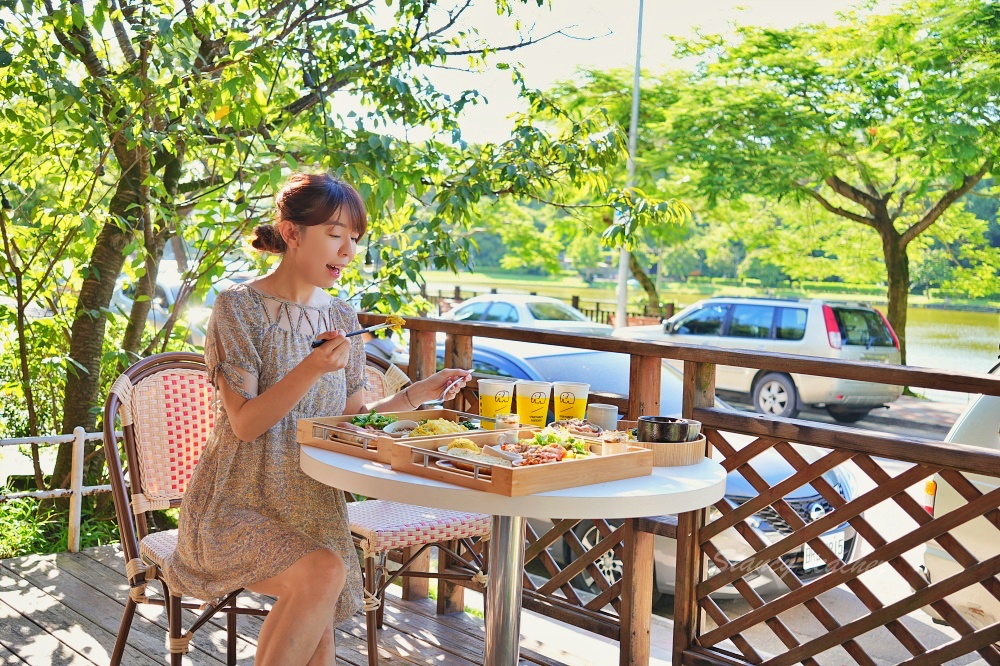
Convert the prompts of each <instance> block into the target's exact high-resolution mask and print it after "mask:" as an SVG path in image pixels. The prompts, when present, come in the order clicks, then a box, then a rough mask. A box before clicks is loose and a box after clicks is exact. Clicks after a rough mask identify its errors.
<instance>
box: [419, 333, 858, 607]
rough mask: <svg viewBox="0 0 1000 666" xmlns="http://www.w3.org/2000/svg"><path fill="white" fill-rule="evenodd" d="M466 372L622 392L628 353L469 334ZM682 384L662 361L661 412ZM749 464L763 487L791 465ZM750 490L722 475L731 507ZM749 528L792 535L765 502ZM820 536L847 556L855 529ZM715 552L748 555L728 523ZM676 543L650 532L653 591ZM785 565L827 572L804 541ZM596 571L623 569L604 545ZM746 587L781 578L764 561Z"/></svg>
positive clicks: (795, 501)
mask: <svg viewBox="0 0 1000 666" xmlns="http://www.w3.org/2000/svg"><path fill="white" fill-rule="evenodd" d="M437 356H438V365H439V366H442V365H443V363H444V345H443V344H439V345H438V349H437ZM472 365H473V370H474V371H475V372H477V373H483V374H490V375H498V376H501V377H510V378H513V379H533V380H540V381H549V382H551V381H556V380H562V381H578V382H585V383H588V384H590V388H591V391H596V392H602V393H616V394H619V395H627V394H628V387H629V357H628V355H627V354H618V353H614V352H604V351H593V350H589V349H577V348H574V347H556V346H553V345H541V344H536V343H532V342H516V341H509V340H494V339H492V338H475V339H474V340H473V356H472ZM682 393H683V383H682V376H681V374H680V373H679V372H678V371H677V370H675V369H674V368H673V367H672V366H670V365H669V364H668V363H666V362H664V363H663V365H662V371H661V380H660V414H661V415H663V416H679V415H680V413H681V397H682ZM715 404H716V407H720V408H723V409H732V407H730V406H729V405H728V404H726V403H724V402H723V401H721V400H718V399H717V400H716V403H715ZM726 438H727V440H729V441H730V443H732V444H733V445H734V446H735V447H737V448H741V447H743V446H745V445H746V444H748V443H749V442H751V441H753V438H751V437H748V436H745V435H739V434H735V433H726ZM794 446H795V448H796V449H797V450H798V451H799V453H801V454H802V456H803V457H805V458H806V459H807V460H809V461H810V462H812V461H813V460H816V459H817V458H819V457H820V456H821V455H822V454H823V451H822V450H819V449H816V448H814V447H810V446H804V445H800V444H796V445H794ZM751 464H752V466H753V468H754V470H755V471H756V472H757V473H758V474H760V476H761V477H763V478H764V480H765V481H767V482H768V483H769V484H770V485H772V486H773V485H776V484H777V483H779V482H781V481H782V480H784V479H786V478H788V477H789V476H791V475H792V474H794V473H795V470H794V469H793V468H792V467H791V466H790V465H789V464H788V463H787V462H786V461H785V459H784V458H783V457H781V455H779V454H778V453H777V452H775V451H774V450H773V449H772V450H768V451H766V452H764V453H763V454H761V455H759V456H757V457H755V458H754V459H753V461H752V463H751ZM824 478H825V479H826V480H827V481H828V482H829V483H830V485H832V486H833V487H834V488H835V489H836V490H837V491H838V492H839V493H840V494H841V495H842V496H843V497H844V498H845V499H847V500H851V499H853V498H854V497H856V496H857V490H856V484H855V481H854V477H853V475H852V474H851V472H850V471H849V470H848V469H847V468H846V467H845V466H843V465H841V466H838V467H836V468H834V469H833V470H831V471H829V472H827V473H826V474H825V475H824ZM756 495H757V492H756V491H755V490H754V488H753V487H752V486H751V485H750V484H749V482H747V480H746V479H744V478H743V475H741V474H739V473H738V472H733V473H730V474H729V476H728V478H727V480H726V495H725V498H726V501H728V502H729V504H730V506H733V507H735V506H739V505H740V504H742V503H743V502H746V501H747V500H748V499H750V498H752V497H755V496H756ZM784 499H785V501H787V502H788V503H789V505H791V507H792V508H793V509H795V511H796V512H797V513H798V514H799V515H800V516H801V517H802V520H803V521H805V522H807V523H809V522H812V521H814V520H818V519H819V518H821V517H822V516H823V515H825V514H826V513H827V512H829V511H832V507H831V506H830V505H829V503H828V502H827V501H826V500H825V499H823V497H822V496H821V495H820V494H819V492H817V491H816V490H815V489H814V488H813V487H812V486H810V485H805V486H802V487H800V488H798V489H796V490H794V491H792V492H790V493H789V494H788V495H786V496H785V497H784ZM718 515H719V513H718V511H717V510H716V509H711V511H710V520H711V519H714V518H716V517H718ZM529 522H531V523H532V524H533V526H534V527H535V528H536V530H538V529H540V530H542V531H546V530H548V529H549V526H550V525H549V524H547V523H546V521H536V520H531V521H529ZM748 522H749V524H750V526H751V527H752V528H753V529H754V530H755V531H756V532H757V533H758V534H759V535H760V536H761V538H762V539H763V540H764V542H765V543H774V542H776V541H779V540H781V539H783V538H784V537H785V536H787V535H788V534H791V532H792V528H791V527H790V526H789V525H788V524H787V523H786V522H785V521H784V520H782V519H781V517H780V516H778V514H777V513H776V512H775V511H774V509H772V508H770V507H768V508H766V509H764V510H763V511H761V512H759V513H757V514H755V515H753V516H751V517H750V519H749V520H748ZM577 530H578V534H579V536H580V538H581V540H582V541H583V542H584V546H586V547H587V548H590V547H591V546H592V545H593V544H594V543H597V541H599V540H600V536H599V534H598V531H597V528H596V527H594V526H593V525H592V524H590V523H589V522H587V521H585V522H583V523H581V524H580V525H579V526H578V527H577ZM821 538H822V540H823V541H824V542H825V543H826V544H827V545H828V546H829V547H830V549H831V550H833V552H835V553H837V554H838V555H843V556H844V557H843V559H844V561H848V560H849V559H850V558H851V556H852V555H853V554H854V552H855V550H856V547H857V546H856V542H857V539H856V535H855V532H854V529H853V528H852V527H851V526H850V525H848V524H846V523H845V524H842V525H839V526H838V527H836V528H834V529H832V530H830V531H828V532H826V533H825V534H823V535H822V536H821ZM714 541H715V543H716V545H717V546H719V547H720V550H721V551H722V552H724V553H726V554H727V556H728V557H729V558H730V560H732V561H734V562H736V561H738V560H740V559H741V557H749V556H750V555H752V554H753V553H754V550H753V549H752V548H750V546H749V545H748V544H747V542H746V540H745V539H744V538H743V537H742V536H740V535H739V534H738V533H737V532H736V530H735V529H732V528H730V529H728V530H725V531H724V532H722V533H721V534H720V535H719V536H718V537H716V538H715V539H714ZM550 551H551V552H552V554H553V556H554V557H555V558H556V559H559V560H562V561H565V560H566V559H568V558H567V554H568V552H567V551H568V548H567V547H566V546H565V545H564V544H562V543H561V542H557V543H556V544H554V545H553V546H552V547H550ZM676 551H677V542H676V541H675V540H674V539H668V538H664V537H655V548H654V561H655V577H654V581H655V590H656V593H657V595H658V594H659V593H668V594H670V593H673V589H674V578H675V558H676ZM782 559H783V560H785V562H786V563H787V564H788V566H789V567H790V568H791V570H792V571H793V572H794V573H795V574H796V576H798V577H799V578H800V579H809V578H813V577H815V576H819V575H821V574H823V573H826V571H827V568H826V566H825V564H824V562H823V561H822V559H820V558H819V557H818V556H817V555H816V554H815V553H814V552H813V551H812V549H811V548H809V547H808V546H805V547H804V548H797V549H795V550H792V551H790V552H789V553H786V554H785V555H783V556H782ZM597 565H598V567H599V568H600V569H601V571H602V573H604V575H605V576H606V577H607V578H608V579H609V582H614V581H616V580H617V579H618V578H620V577H621V575H622V562H621V560H619V559H618V558H616V557H615V555H614V552H613V551H608V552H607V553H606V554H605V555H604V556H602V557H601V558H600V559H599V560H598V561H597ZM713 567H714V565H713V564H711V563H709V565H708V573H709V574H710V575H711V574H712V573H714V570H713ZM745 579H746V580H747V581H748V583H749V584H750V586H751V587H753V588H754V589H755V590H757V592H758V593H759V594H770V593H775V592H778V591H781V590H784V589H785V588H784V583H782V582H781V580H780V578H778V576H777V575H776V574H775V573H774V571H773V570H772V569H771V568H770V567H766V566H765V567H762V568H760V569H758V570H757V571H754V572H752V573H750V574H749V575H748V576H746V577H745ZM592 582H593V581H592V580H589V579H588V577H581V578H580V579H578V580H577V585H578V586H579V585H580V584H581V583H582V584H583V585H585V586H589V585H590V584H591V583H592ZM713 596H717V597H720V598H726V597H739V596H740V595H739V592H737V590H736V588H735V587H732V586H727V587H724V588H722V589H721V590H719V591H718V592H717V593H715V594H714V595H713Z"/></svg>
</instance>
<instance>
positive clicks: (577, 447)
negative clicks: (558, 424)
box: [500, 428, 591, 467]
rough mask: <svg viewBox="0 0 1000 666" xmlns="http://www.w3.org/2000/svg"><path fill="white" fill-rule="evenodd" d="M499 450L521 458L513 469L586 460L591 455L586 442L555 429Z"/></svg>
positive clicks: (504, 446) (548, 429)
mask: <svg viewBox="0 0 1000 666" xmlns="http://www.w3.org/2000/svg"><path fill="white" fill-rule="evenodd" d="M500 449H501V450H502V451H506V452H507V453H516V454H519V455H520V456H521V460H520V461H516V462H515V463H514V466H515V467H518V466H522V465H541V464H544V463H550V462H559V461H560V460H573V459H576V458H586V457H589V456H590V455H591V453H590V446H589V444H588V443H587V442H585V441H584V440H582V439H580V438H579V437H576V436H575V435H572V434H570V433H569V432H567V431H565V430H559V429H556V428H545V429H544V430H542V431H541V432H539V433H536V434H535V437H534V438H533V439H522V440H520V442H519V443H517V444H504V445H503V446H501V447H500Z"/></svg>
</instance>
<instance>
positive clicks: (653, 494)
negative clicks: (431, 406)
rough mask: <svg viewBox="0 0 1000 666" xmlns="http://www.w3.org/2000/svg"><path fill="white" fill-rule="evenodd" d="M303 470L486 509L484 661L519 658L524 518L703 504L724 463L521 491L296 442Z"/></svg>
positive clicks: (714, 490)
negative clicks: (460, 482) (449, 479)
mask: <svg viewBox="0 0 1000 666" xmlns="http://www.w3.org/2000/svg"><path fill="white" fill-rule="evenodd" d="M300 465H301V466H302V470H303V471H304V472H305V473H306V474H308V475H309V476H311V477H312V478H314V479H316V480H317V481H319V482H321V483H324V484H326V485H329V486H333V487H335V488H340V489H341V490H346V491H348V492H352V493H358V494H361V495H366V496H369V497H378V498H380V499H387V500H393V501H396V502H405V503H407V504H417V505H420V506H428V507H434V508H438V509H452V510H455V511H473V512H477V513H486V514H490V515H492V516H493V534H492V537H491V539H490V567H491V571H490V584H489V586H488V587H487V594H486V604H487V607H488V609H489V612H488V613H487V615H486V617H487V622H486V640H485V644H484V663H485V664H486V666H500V665H503V666H507V665H508V664H509V665H514V664H517V663H518V659H519V654H518V635H519V632H520V624H521V592H522V587H521V581H522V572H523V569H524V525H525V518H553V517H556V518H605V519H609V518H638V517H641V516H656V515H661V514H669V513H682V512H684V511H694V510H696V509H703V508H705V507H707V506H709V505H711V504H714V503H715V502H717V501H719V500H720V499H722V496H723V493H724V491H725V486H726V471H725V470H724V469H723V468H722V465H720V464H719V463H717V462H715V461H713V460H709V459H705V460H703V461H702V462H701V463H699V464H697V465H689V466H687V467H654V468H653V473H652V474H651V475H649V476H640V477H636V478H633V479H623V480H621V481H609V482H607V483H596V484H592V485H586V486H577V487H575V488H567V489H565V490H553V491H550V492H545V493H537V494H535V495H526V496H522V497H506V496H504V495H497V494H495V493H487V492H483V491H479V490H470V489H468V488H462V487H460V486H454V485H451V484H449V483H444V482H441V481H436V480H434V479H426V478H423V477H420V476H415V475H413V474H407V473H405V472H397V471H396V470H394V469H392V468H391V467H389V465H387V464H384V463H377V462H372V461H370V460H364V459H362V458H357V457H354V456H349V455H345V454H342V453H335V452H333V451H327V450H324V449H318V448H316V447H312V446H306V445H303V446H301V454H300Z"/></svg>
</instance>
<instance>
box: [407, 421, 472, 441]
mask: <svg viewBox="0 0 1000 666" xmlns="http://www.w3.org/2000/svg"><path fill="white" fill-rule="evenodd" d="M460 432H467V430H466V428H465V427H464V426H461V425H459V424H457V423H455V422H454V421H448V420H447V419H430V420H428V421H425V422H423V423H421V424H420V425H419V426H418V427H416V428H414V429H413V430H411V431H410V437H425V436H427V435H455V434H457V433H460Z"/></svg>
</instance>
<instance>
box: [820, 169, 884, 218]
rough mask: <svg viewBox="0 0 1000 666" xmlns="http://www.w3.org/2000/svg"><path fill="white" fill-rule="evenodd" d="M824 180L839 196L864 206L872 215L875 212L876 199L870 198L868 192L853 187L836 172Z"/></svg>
mask: <svg viewBox="0 0 1000 666" xmlns="http://www.w3.org/2000/svg"><path fill="white" fill-rule="evenodd" d="M824 182H825V183H826V184H827V185H828V186H829V187H830V189H832V190H833V191H834V192H836V193H837V194H839V195H840V196H842V197H844V198H845V199H850V200H851V201H853V202H854V203H856V204H859V205H861V206H864V208H865V210H867V211H868V212H869V213H871V214H872V215H875V212H876V206H875V203H876V202H877V201H878V200H877V199H874V198H872V196H871V195H870V194H867V193H866V192H862V191H861V190H859V189H858V188H856V187H854V186H853V185H851V184H850V183H847V182H844V181H843V180H841V179H840V178H839V177H838V176H837V175H836V174H831V175H829V176H827V177H826V180H825V181H824Z"/></svg>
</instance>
